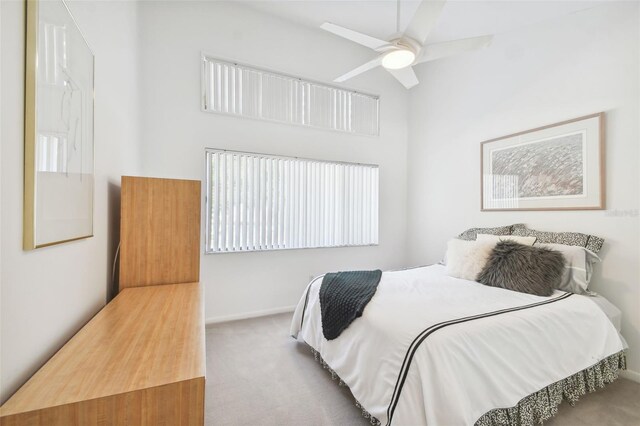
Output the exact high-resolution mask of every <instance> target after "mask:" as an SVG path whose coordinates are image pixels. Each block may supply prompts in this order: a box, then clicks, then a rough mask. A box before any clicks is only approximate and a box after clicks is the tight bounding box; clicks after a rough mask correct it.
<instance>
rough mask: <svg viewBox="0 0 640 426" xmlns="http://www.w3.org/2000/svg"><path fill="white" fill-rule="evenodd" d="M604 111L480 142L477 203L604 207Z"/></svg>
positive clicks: (487, 206)
mask: <svg viewBox="0 0 640 426" xmlns="http://www.w3.org/2000/svg"><path fill="white" fill-rule="evenodd" d="M604 125H605V123H604V112H599V113H596V114H591V115H587V116H584V117H578V118H574V119H571V120H567V121H563V122H560V123H555V124H551V125H548V126H543V127H538V128H536V129H532V130H527V131H524V132H519V133H515V134H512V135H508V136H503V137H500V138H496V139H491V140H488V141H485V142H482V143H481V144H480V203H481V204H480V209H481V211H505V210H602V209H604V208H605V195H606V191H605V152H604V139H605V133H604V131H605V128H604Z"/></svg>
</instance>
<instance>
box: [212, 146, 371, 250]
mask: <svg viewBox="0 0 640 426" xmlns="http://www.w3.org/2000/svg"><path fill="white" fill-rule="evenodd" d="M206 159H207V161H206V164H207V212H208V217H207V235H206V240H207V241H206V244H207V248H206V250H207V253H226V252H243V251H259V250H281V249H296V248H313V247H343V246H363V245H374V244H377V243H378V166H375V165H369V164H356V163H339V162H330V161H320V160H309V159H301V158H294V157H278V156H273V155H264V154H253V153H247V152H235V151H224V150H216V149H207V151H206Z"/></svg>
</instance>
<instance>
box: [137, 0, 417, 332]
mask: <svg viewBox="0 0 640 426" xmlns="http://www.w3.org/2000/svg"><path fill="white" fill-rule="evenodd" d="M139 14H140V15H139V17H140V23H141V25H140V36H141V45H142V46H144V49H141V52H140V66H141V68H140V70H141V75H142V93H141V98H142V99H144V102H145V104H144V105H143V109H142V135H143V137H142V140H143V142H144V148H143V149H144V152H143V161H142V162H143V170H144V173H145V174H147V175H153V176H164V177H171V178H192V179H201V180H204V177H205V176H204V148H205V147H214V148H226V149H233V150H246V151H253V152H263V153H271V154H281V155H291V156H300V157H309V158H319V159H327V160H342V161H357V162H365V163H376V164H379V165H380V176H381V178H380V179H381V182H380V184H381V194H380V196H381V202H380V204H381V206H382V207H381V211H380V245H379V246H378V247H356V248H338V249H336V248H333V249H311V250H287V251H273V252H262V253H236V254H218V255H203V256H202V259H201V281H202V282H203V283H204V286H205V293H206V302H205V306H206V317H207V319H208V320H209V321H211V320H216V319H221V318H233V317H236V316H239V315H250V314H252V313H257V312H270V311H274V310H278V309H281V308H288V307H291V306H293V305H294V304H295V303H297V301H298V299H299V297H300V295H301V293H302V290H303V289H304V287H305V285H306V284H307V283H308V281H309V276H310V275H314V274H320V273H324V272H325V271H327V270H340V269H353V268H394V267H398V266H402V265H403V264H404V260H405V248H406V243H405V241H406V240H405V237H406V227H405V218H406V189H405V185H406V158H407V153H406V146H407V121H406V112H407V94H406V92H405V90H404V89H403V88H402V87H401V86H400V85H399V84H398V83H396V82H395V81H394V80H393V79H392V78H390V76H388V75H386V73H385V72H384V71H382V70H376V71H373V72H371V73H369V74H367V75H365V76H362V78H359V79H358V80H353V82H349V86H351V87H353V88H356V89H360V90H363V91H369V92H372V93H376V94H379V95H380V96H381V113H380V115H381V123H380V137H379V138H371V137H363V136H354V135H349V134H342V133H337V132H331V131H323V130H316V129H309V128H302V127H294V126H288V125H282V124H274V123H268V122H261V121H254V120H247V119H240V118H235V117H228V116H222V115H215V114H211V113H204V112H202V111H201V110H200V93H201V92H200V91H201V86H200V53H201V51H204V52H206V53H208V54H210V55H212V56H216V57H220V58H226V59H235V60H237V61H239V62H242V63H247V64H252V65H255V66H261V67H266V68H270V69H273V70H277V71H281V72H285V73H288V74H292V75H296V76H301V77H305V78H311V79H315V80H320V81H331V80H332V79H333V78H334V77H335V76H338V75H340V74H341V73H343V72H346V71H347V70H348V69H350V67H355V66H357V65H359V64H360V63H363V62H365V61H366V60H368V59H370V57H371V54H370V53H369V52H367V51H366V49H364V48H362V47H360V46H353V45H351V44H350V43H348V42H344V41H342V40H339V39H338V38H336V37H335V36H332V35H330V34H325V33H323V32H322V31H320V30H317V29H308V28H304V27H302V26H298V25H296V24H293V23H291V22H288V21H284V20H281V19H278V18H276V17H272V16H270V15H266V14H263V13H260V12H256V11H254V10H253V9H249V8H246V7H244V6H242V5H237V4H235V5H234V4H229V3H221V2H184V1H179V2H144V3H142V4H141V5H140V10H139ZM203 220H204V219H203ZM202 238H203V241H204V233H203V236H202Z"/></svg>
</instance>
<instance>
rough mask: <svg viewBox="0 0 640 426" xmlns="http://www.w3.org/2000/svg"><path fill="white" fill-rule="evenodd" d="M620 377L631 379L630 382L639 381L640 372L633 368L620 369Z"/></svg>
mask: <svg viewBox="0 0 640 426" xmlns="http://www.w3.org/2000/svg"><path fill="white" fill-rule="evenodd" d="M620 377H622V378H623V379H628V380H631V381H632V382H636V383H640V373H638V372H637V371H633V370H622V371H621V372H620Z"/></svg>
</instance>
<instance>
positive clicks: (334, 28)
mask: <svg viewBox="0 0 640 426" xmlns="http://www.w3.org/2000/svg"><path fill="white" fill-rule="evenodd" d="M320 28H322V29H323V30H325V31H329V32H330V33H333V34H335V35H337V36H340V37H342V38H346V39H347V40H351V41H353V42H354V43H358V44H361V45H363V46H366V47H368V48H370V49H373V50H378V49H380V48H382V47H386V46H388V45H389V42H388V41H385V40H380V39H377V38H375V37H371V36H368V35H366V34H362V33H359V32H357V31H353V30H350V29H348V28H344V27H341V26H339V25H336V24H332V23H331V22H325V23H324V24H322V25H320Z"/></svg>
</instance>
